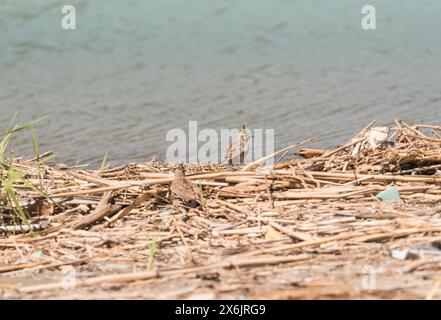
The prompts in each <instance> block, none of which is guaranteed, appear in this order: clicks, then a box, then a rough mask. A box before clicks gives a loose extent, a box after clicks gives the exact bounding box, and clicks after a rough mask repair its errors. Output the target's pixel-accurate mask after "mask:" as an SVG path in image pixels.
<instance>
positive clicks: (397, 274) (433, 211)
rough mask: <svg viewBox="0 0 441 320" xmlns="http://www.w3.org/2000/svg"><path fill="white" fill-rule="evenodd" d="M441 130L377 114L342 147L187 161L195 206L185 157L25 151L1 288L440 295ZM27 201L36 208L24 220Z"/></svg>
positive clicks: (8, 220) (19, 294) (129, 293)
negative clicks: (244, 159) (189, 198)
mask: <svg viewBox="0 0 441 320" xmlns="http://www.w3.org/2000/svg"><path fill="white" fill-rule="evenodd" d="M440 132H441V127H439V126H423V125H419V126H416V125H408V124H406V123H404V122H402V121H397V122H396V126H395V127H393V128H387V130H386V129H384V128H383V127H374V123H371V124H369V125H368V126H367V127H365V128H364V129H363V130H362V131H360V132H359V133H358V134H357V135H356V136H355V137H354V138H353V139H351V140H350V141H348V142H347V143H345V144H343V145H342V146H338V147H336V148H335V149H333V150H317V149H305V148H306V146H304V145H302V146H301V148H303V149H300V147H297V148H296V149H295V150H296V154H297V155H298V158H297V159H294V160H290V161H288V162H285V161H283V160H282V161H280V162H279V163H278V164H277V165H276V167H275V168H262V167H258V166H248V168H246V169H247V170H244V168H243V167H240V166H230V165H202V164H187V165H185V178H186V179H188V181H191V182H192V183H193V185H194V186H195V187H196V188H197V190H199V193H198V195H197V199H196V200H197V201H198V203H199V204H198V205H197V206H196V207H192V206H189V205H187V204H185V203H184V204H183V203H181V204H176V203H175V201H174V200H176V197H174V196H173V195H172V194H171V193H170V184H171V183H173V181H176V178H175V176H174V175H173V171H174V170H175V168H176V165H174V164H169V163H165V162H160V161H153V162H143V163H133V164H128V165H122V166H118V167H113V168H106V169H103V170H88V169H86V168H77V169H70V168H68V167H63V166H58V167H57V166H47V165H46V164H44V163H42V162H37V161H35V159H34V160H19V159H14V161H13V165H12V168H13V170H14V172H16V173H22V174H23V176H22V178H21V179H17V180H14V181H13V183H12V190H13V191H14V194H15V196H16V199H17V203H15V206H14V205H13V204H14V203H13V201H11V198H10V197H11V195H10V194H4V193H2V198H3V199H2V200H3V201H4V202H5V203H6V204H8V203H9V204H11V206H10V207H9V208H7V207H5V208H4V209H2V211H1V215H2V221H3V223H2V227H6V226H7V227H11V229H10V230H7V231H9V233H5V232H3V233H2V234H0V238H1V239H2V247H3V250H2V251H1V252H0V261H2V262H1V263H0V296H1V297H2V298H5V299H17V298H19V299H21V298H40V299H45V298H63V299H104V298H111V299H125V298H140V299H200V298H202V299H320V298H343V299H344V298H356V299H365V298H381V299H397V298H398V299H402V298H412V299H413V298H436V296H437V294H439V289H438V288H435V289H434V285H435V279H436V277H437V274H438V271H439V263H440V261H441V251H440V249H439V243H440V241H441V206H440V202H441V175H439V171H438V169H441V151H439V150H441V138H440V136H439V135H438V134H439V133H440ZM40 160H41V159H40ZM10 164H11V163H10V161H9V160H4V161H3V164H2V176H3V180H4V181H6V180H7V177H9V178H10V177H11V173H10V172H9V174H8V169H10V168H11V166H10ZM32 186H34V187H32ZM36 188H38V189H36ZM38 190H39V191H38ZM40 191H41V192H43V193H42V194H40V193H39V192H40ZM23 212H25V213H28V214H29V215H30V217H29V218H30V219H29V221H28V222H27V223H24V222H23V223H17V220H15V224H14V223H12V222H13V219H18V218H20V214H22V213H23ZM14 217H15V218H14ZM25 227H28V228H31V229H32V228H35V231H34V232H33V233H31V234H29V233H26V232H23V231H26V230H24V229H25ZM14 228H15V229H14ZM11 230H15V232H16V234H15V235H14V234H13V233H14V232H11ZM437 290H438V291H437ZM438 298H439V296H438Z"/></svg>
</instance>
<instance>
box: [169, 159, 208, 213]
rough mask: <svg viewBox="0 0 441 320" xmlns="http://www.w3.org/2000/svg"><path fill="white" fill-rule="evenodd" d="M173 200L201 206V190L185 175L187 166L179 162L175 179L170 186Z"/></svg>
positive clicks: (191, 205) (192, 205)
mask: <svg viewBox="0 0 441 320" xmlns="http://www.w3.org/2000/svg"><path fill="white" fill-rule="evenodd" d="M170 191H171V194H172V196H173V200H174V202H175V203H177V204H181V203H183V204H184V205H188V206H189V207H197V206H200V204H201V203H200V199H199V191H198V189H197V188H196V186H195V185H194V184H193V183H192V182H191V181H190V180H188V179H187V178H186V177H185V168H184V165H183V164H179V165H178V166H177V167H176V169H175V171H174V179H173V181H172V183H171V186H170Z"/></svg>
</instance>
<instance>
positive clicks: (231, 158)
mask: <svg viewBox="0 0 441 320" xmlns="http://www.w3.org/2000/svg"><path fill="white" fill-rule="evenodd" d="M248 139H249V135H248V132H247V131H246V130H245V125H243V126H242V130H241V131H240V132H239V134H238V136H237V139H236V142H235V143H233V144H231V143H230V144H229V145H228V146H227V149H226V151H225V160H224V161H228V163H229V164H230V165H232V164H233V163H234V162H236V160H237V159H238V158H239V163H240V164H243V163H244V158H245V155H246V153H247V152H248V143H247V142H248Z"/></svg>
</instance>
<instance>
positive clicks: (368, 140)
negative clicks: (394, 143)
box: [352, 127, 389, 156]
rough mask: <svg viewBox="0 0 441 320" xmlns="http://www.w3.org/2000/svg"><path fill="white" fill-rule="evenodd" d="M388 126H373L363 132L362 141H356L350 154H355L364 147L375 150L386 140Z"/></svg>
mask: <svg viewBox="0 0 441 320" xmlns="http://www.w3.org/2000/svg"><path fill="white" fill-rule="evenodd" d="M388 134H389V128H388V127H374V128H372V129H370V130H369V131H368V132H366V133H365V134H364V139H363V141H360V142H359V143H357V144H356V145H355V147H354V150H352V156H356V155H357V154H359V153H360V152H361V151H363V150H365V149H371V150H375V149H377V148H378V147H379V146H381V145H382V144H384V143H385V142H386V141H387V136H388Z"/></svg>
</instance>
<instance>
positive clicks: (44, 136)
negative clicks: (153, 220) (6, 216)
mask: <svg viewBox="0 0 441 320" xmlns="http://www.w3.org/2000/svg"><path fill="white" fill-rule="evenodd" d="M68 2H69V3H70V4H72V5H74V6H76V9H77V30H75V31H64V30H62V29H61V27H60V21H61V6H62V5H64V4H66V1H55V0H52V1H51V0H3V1H1V2H0V128H1V129H2V131H4V130H5V129H6V126H7V123H8V122H9V120H10V119H11V118H12V117H13V115H14V113H16V112H18V120H19V121H22V122H23V121H28V120H30V119H33V118H37V117H40V116H44V115H50V117H49V118H48V119H47V120H45V121H44V122H43V123H42V124H41V125H40V126H39V128H38V134H39V140H40V144H41V149H42V150H47V149H54V150H55V151H56V152H57V154H58V159H59V160H60V161H65V162H74V161H76V160H80V161H81V162H92V163H94V162H95V163H97V161H99V160H100V159H102V157H103V155H104V153H105V152H106V151H108V154H109V158H110V159H111V160H113V161H114V162H119V161H123V160H124V161H133V160H147V159H149V158H151V157H152V156H153V155H155V154H156V155H162V154H164V152H165V150H166V147H167V144H166V142H165V135H166V133H167V131H168V130H169V129H171V128H183V129H186V128H187V127H188V121H189V120H197V121H198V122H199V127H201V128H202V127H209V128H213V129H216V130H220V129H221V128H233V127H239V126H241V125H242V124H246V125H247V126H248V127H254V128H275V130H276V132H275V135H276V145H277V147H283V146H285V145H288V144H291V143H293V142H295V141H297V140H300V139H304V138H308V137H310V136H317V137H318V140H319V143H318V145H321V146H325V147H326V146H331V145H334V144H337V143H342V142H345V140H346V139H348V138H350V137H351V136H352V135H353V134H354V133H356V132H358V130H359V129H361V127H363V126H364V125H365V124H367V123H368V122H370V121H371V120H373V119H377V120H379V121H380V122H381V123H389V122H390V121H392V120H393V119H394V118H395V117H400V118H403V119H407V120H409V121H413V122H423V121H425V122H433V123H439V122H440V120H441V117H440V116H441V31H440V30H441V1H439V0H420V1H417V0H389V1H375V0H371V1H369V3H370V4H373V5H375V6H376V9H377V30H375V31H363V30H362V29H361V27H360V21H361V12H360V11H361V7H362V5H364V4H366V1H357V0H338V1H327V0H308V1H306V0H305V1H293V0H273V1H270V0H263V1H255V0H242V1H233V0H218V1H190V0H149V1H146V0H131V1H129V0H127V1H116V0H107V1H91V0H90V1H88V0H82V1H78V0H76V1H74V0H71V1H68ZM12 147H13V148H14V150H15V152H16V153H18V154H20V155H23V154H24V155H28V154H32V151H31V150H32V147H31V138H30V133H26V134H23V135H20V136H19V137H18V139H16V140H14V142H13V145H12Z"/></svg>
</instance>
